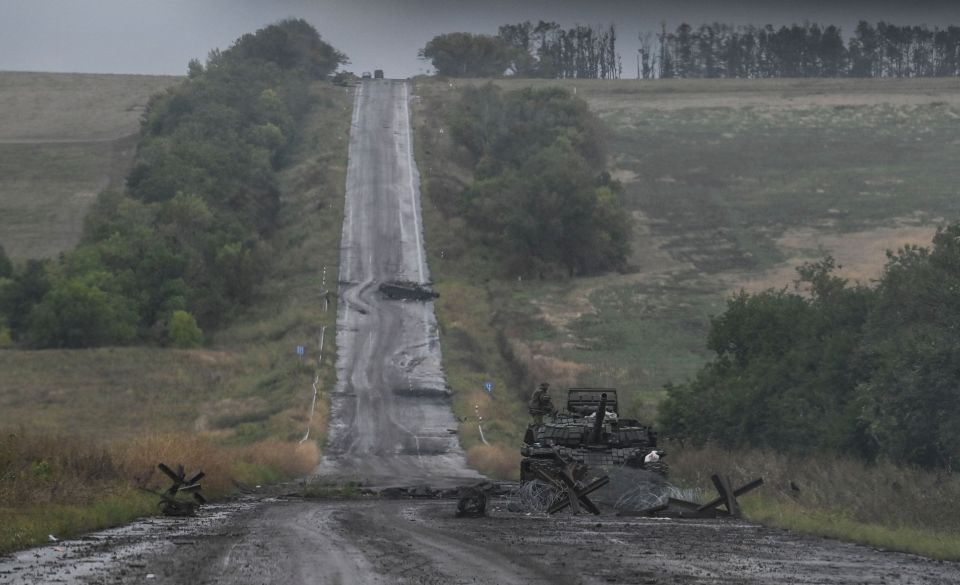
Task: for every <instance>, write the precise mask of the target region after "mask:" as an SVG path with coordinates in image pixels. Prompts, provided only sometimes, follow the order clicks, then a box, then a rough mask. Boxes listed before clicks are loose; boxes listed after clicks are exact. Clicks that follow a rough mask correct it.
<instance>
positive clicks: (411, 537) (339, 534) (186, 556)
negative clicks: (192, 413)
mask: <svg viewBox="0 0 960 585" xmlns="http://www.w3.org/2000/svg"><path fill="white" fill-rule="evenodd" d="M409 91H410V90H409V85H408V84H406V83H401V82H391V81H371V82H366V83H364V84H363V85H362V87H360V88H359V89H358V90H357V96H356V102H355V111H354V119H353V130H352V133H351V141H350V165H349V170H348V179H347V181H348V183H347V204H346V216H345V218H344V233H343V242H342V244H343V249H342V258H341V260H342V267H341V274H340V279H341V282H340V288H339V293H340V303H339V313H338V345H339V355H338V362H337V372H338V383H337V387H336V390H335V393H334V395H333V417H332V426H331V432H330V435H329V443H328V446H327V448H326V457H325V459H324V461H323V462H322V464H321V466H320V467H319V469H318V470H317V476H318V477H317V478H314V479H315V480H317V481H327V482H342V481H344V480H357V481H362V482H363V483H364V484H366V485H373V486H380V487H384V486H401V485H405V486H410V485H418V484H429V485H431V486H434V487H440V486H445V485H457V484H469V483H473V482H476V481H478V480H479V479H481V478H480V476H479V475H478V474H477V473H476V472H474V471H472V470H470V469H468V468H467V467H466V464H465V461H464V456H463V452H462V451H461V449H460V447H459V445H458V442H457V439H456V435H454V434H452V433H450V432H449V430H450V429H454V428H455V427H456V422H455V420H454V418H453V415H452V412H451V410H450V402H449V397H448V396H447V393H446V386H445V381H444V377H443V372H442V371H441V368H440V357H441V355H440V346H439V343H438V338H437V324H436V317H435V316H434V312H433V306H432V303H423V302H413V301H392V300H387V299H385V298H383V297H382V296H381V294H380V293H379V292H378V286H379V284H380V283H381V282H387V281H391V280H405V281H415V282H420V283H425V282H429V279H430V275H429V271H428V268H427V266H426V262H425V259H424V255H423V242H422V239H423V236H422V230H421V224H420V216H419V187H418V177H417V173H416V168H415V166H414V165H413V158H412V145H411V137H410V125H409V109H408V103H409V99H410V94H409ZM279 489H280V490H286V491H289V492H297V491H299V490H300V489H301V488H300V487H298V486H289V487H281V488H279ZM283 493H284V492H283V491H275V492H274V497H266V496H255V495H247V496H244V497H243V498H242V499H240V500H237V501H235V502H229V503H220V504H216V505H211V506H207V507H205V508H204V509H203V510H201V513H200V515H199V517H198V518H189V519H174V518H151V519H147V520H144V521H141V522H137V523H135V524H133V525H130V526H126V527H122V528H118V529H114V530H110V531H104V532H100V533H97V534H93V535H89V536H87V537H85V538H83V539H78V540H73V541H64V542H57V543H52V544H51V545H50V546H47V547H43V548H40V549H34V550H28V551H22V552H20V553H17V554H15V555H11V556H9V557H6V558H3V559H0V584H4V585H6V584H11V585H14V584H15V585H21V584H22V585H27V584H35V583H105V584H117V585H132V584H141V583H165V584H166V583H169V584H173V583H190V584H237V585H246V584H250V585H253V584H257V585H263V584H266V585H313V584H325V583H334V584H352V583H427V584H429V583H437V584H443V585H450V584H458V583H479V584H506V585H510V584H521V583H532V584H536V583H543V584H547V583H551V584H552V583H557V584H580V583H583V584H593V583H624V584H627V583H629V584H638V583H678V584H689V583H769V584H781V583H799V584H811V585H812V584H820V583H908V584H913V583H916V584H921V583H923V584H927V583H929V584H941V583H943V584H946V583H958V582H960V565H958V564H956V563H939V562H934V561H929V560H926V559H922V558H919V557H915V556H910V555H904V554H898V553H886V552H880V551H876V550H874V549H871V548H869V547H863V546H857V545H850V544H843V543H838V542H834V541H829V540H824V539H818V538H812V537H804V536H798V535H795V534H791V533H788V532H785V531H781V530H776V529H770V528H764V527H759V526H754V525H750V524H747V523H744V522H738V521H723V520H710V521H705V520H704V521H693V520H686V521H677V520H655V519H639V518H620V517H617V516H615V515H612V514H610V513H608V514H605V515H601V516H599V517H594V516H572V515H570V514H569V513H562V514H559V515H557V516H555V517H548V516H545V515H543V514H539V513H525V512H523V511H522V510H521V511H517V508H516V503H513V504H511V503H510V500H509V499H503V498H501V499H497V500H494V501H492V502H491V504H490V506H489V507H488V512H489V515H488V517H486V518H479V519H457V518H455V517H454V510H455V507H456V502H455V501H454V500H409V499H408V500H380V499H371V498H362V497H358V498H355V499H340V500H305V499H302V498H300V497H297V496H294V495H287V496H282V495H281V494H283Z"/></svg>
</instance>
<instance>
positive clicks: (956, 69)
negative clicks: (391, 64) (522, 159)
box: [420, 21, 960, 79]
mask: <svg viewBox="0 0 960 585" xmlns="http://www.w3.org/2000/svg"><path fill="white" fill-rule="evenodd" d="M639 40H640V48H639V52H638V55H637V58H638V59H637V60H638V63H637V76H638V77H642V78H644V79H653V78H664V79H669V78H731V79H765V78H781V77H873V78H885V77H897V78H899V77H955V76H958V75H960V27H958V26H952V25H951V26H946V27H940V26H934V27H930V26H927V25H919V26H917V25H912V26H911V25H908V26H898V25H895V24H890V23H887V22H883V21H881V22H878V23H876V24H871V23H869V22H866V21H861V22H860V23H859V24H858V25H857V27H856V29H855V30H854V32H853V35H852V36H850V37H849V38H846V37H845V36H844V34H843V31H842V30H841V29H840V28H839V27H837V26H833V25H827V26H822V25H820V24H817V23H804V24H792V25H790V26H780V27H774V26H773V25H770V24H768V25H765V26H755V25H730V24H724V23H712V24H703V25H700V26H699V27H694V26H691V25H690V24H687V23H683V24H681V25H679V26H678V27H677V28H676V29H675V30H672V31H668V30H667V27H666V24H662V25H661V28H660V31H659V32H658V33H656V34H654V33H644V34H641V35H640V37H639ZM420 57H421V58H423V59H426V60H429V61H430V62H431V64H432V65H433V67H434V69H436V71H437V74H438V75H442V76H448V77H501V76H504V75H510V76H515V77H524V78H533V77H539V78H548V79H618V78H620V77H621V75H622V73H623V66H622V61H621V57H620V54H619V53H618V52H617V31H616V28H615V27H614V26H613V25H610V26H608V27H601V26H583V25H577V26H574V27H572V28H569V29H566V28H563V27H562V26H560V25H559V24H557V23H555V22H548V21H539V22H537V23H536V24H534V23H533V22H531V21H525V22H520V23H517V24H507V25H503V26H501V27H500V29H499V31H498V34H496V35H482V34H471V33H449V34H442V35H438V36H436V37H434V38H433V39H431V40H430V41H429V42H428V43H427V44H426V46H425V47H424V48H423V49H421V51H420Z"/></svg>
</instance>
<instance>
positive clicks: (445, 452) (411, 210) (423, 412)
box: [317, 81, 480, 485]
mask: <svg viewBox="0 0 960 585" xmlns="http://www.w3.org/2000/svg"><path fill="white" fill-rule="evenodd" d="M409 91H410V90H409V85H408V84H407V83H405V82H394V81H372V82H365V83H364V84H363V85H362V86H360V88H359V89H358V91H357V95H356V103H355V107H354V114H353V124H352V130H351V134H350V150H349V156H350V162H349V166H348V170H347V195H346V197H347V199H346V206H345V214H344V223H343V240H342V247H341V257H340V290H339V295H340V302H339V308H338V314H337V351H338V355H337V386H336V389H335V391H334V393H333V404H332V417H331V428H330V433H329V439H328V442H327V447H326V450H325V459H324V461H323V463H322V465H321V466H320V469H319V470H318V471H317V473H318V475H322V476H324V477H327V478H331V479H348V480H359V481H363V482H364V483H366V484H368V485H411V484H416V483H426V482H429V483H431V484H433V485H437V484H440V483H447V484H449V483H463V482H464V481H468V482H469V481H471V480H473V481H476V480H479V479H480V476H479V475H478V474H477V473H476V472H473V471H471V470H469V469H467V466H466V462H465V461H464V457H463V452H462V450H461V449H460V446H459V442H458V441H457V437H456V435H455V434H453V433H452V431H455V430H456V428H457V422H456V420H455V419H454V417H453V413H452V411H451V409H450V399H449V396H448V390H447V387H446V381H445V379H444V377H443V371H442V370H441V366H440V343H439V339H438V336H437V319H436V316H435V314H434V311H433V303H432V302H417V301H397V300H388V299H386V298H385V297H384V296H383V295H382V294H381V293H380V292H379V289H378V287H379V285H380V284H381V283H383V282H390V281H396V280H402V281H412V282H417V283H429V281H430V271H429V268H428V267H427V263H426V256H425V253H424V248H423V230H422V225H421V221H420V178H419V175H418V173H417V170H416V165H415V164H414V161H413V143H412V140H411V136H410V122H409V116H410V114H409V99H410V94H409Z"/></svg>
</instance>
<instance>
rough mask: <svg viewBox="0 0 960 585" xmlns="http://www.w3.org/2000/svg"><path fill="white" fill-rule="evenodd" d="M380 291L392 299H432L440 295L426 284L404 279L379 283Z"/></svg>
mask: <svg viewBox="0 0 960 585" xmlns="http://www.w3.org/2000/svg"><path fill="white" fill-rule="evenodd" d="M380 292H381V293H383V295H384V296H385V297H387V298H388V299H392V300H407V301H432V300H433V299H436V298H439V297H440V293H438V292H434V290H433V289H431V288H430V287H429V286H428V285H425V284H420V283H418V282H409V281H404V280H395V281H393V282H384V283H382V284H381V285H380Z"/></svg>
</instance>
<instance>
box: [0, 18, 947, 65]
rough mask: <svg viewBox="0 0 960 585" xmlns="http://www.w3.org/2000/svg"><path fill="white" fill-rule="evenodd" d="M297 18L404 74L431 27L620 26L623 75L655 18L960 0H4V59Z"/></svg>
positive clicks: (365, 61)
mask: <svg viewBox="0 0 960 585" xmlns="http://www.w3.org/2000/svg"><path fill="white" fill-rule="evenodd" d="M291 16H294V17H301V18H305V19H306V20H308V21H309V22H310V23H312V24H313V25H314V26H315V27H316V28H317V30H318V31H320V34H321V35H322V36H323V38H324V39H325V40H327V41H328V42H330V43H331V44H333V45H334V46H335V47H336V48H338V49H339V50H340V51H342V52H344V53H346V54H347V56H348V57H350V59H351V62H352V63H351V65H349V66H348V68H349V69H351V70H353V71H357V72H360V71H368V70H372V69H378V68H379V69H384V70H386V72H387V76H388V77H407V76H410V75H415V74H417V73H421V72H423V71H424V70H425V69H426V68H427V65H426V64H425V63H423V62H421V61H420V60H419V59H417V50H418V49H420V48H421V47H423V45H424V44H425V43H426V42H427V41H428V40H429V39H430V38H432V37H433V36H434V35H436V34H439V33H443V32H453V31H470V32H482V33H495V32H496V30H497V26H498V25H500V24H505V23H514V22H519V21H522V20H533V21H536V20H541V19H542V20H553V21H556V22H559V23H560V24H562V25H564V26H572V25H574V24H578V23H580V24H604V25H606V24H609V23H614V24H616V26H617V31H618V34H619V37H620V39H619V43H618V50H619V52H620V53H621V55H622V56H623V64H624V76H625V77H626V76H629V75H630V74H631V73H632V72H633V71H635V54H636V49H637V42H636V37H637V34H638V32H639V31H641V30H652V29H655V28H657V27H658V25H659V22H660V21H662V20H663V21H666V22H667V24H668V26H671V27H675V26H676V25H677V24H679V23H680V22H684V21H686V22H689V23H691V24H701V23H704V22H714V21H720V22H730V23H753V24H768V23H771V24H789V23H791V22H802V21H804V20H810V21H816V22H820V23H822V24H837V25H841V26H842V27H843V28H844V29H845V30H847V31H849V30H852V28H853V27H854V26H855V25H856V22H857V21H858V20H860V19H866V20H871V21H876V20H887V21H889V22H894V23H897V24H922V23H927V24H931V25H944V24H960V0H913V1H902V0H832V1H830V0H807V1H788V0H487V1H479V0H473V1H468V0H0V70H19V71H81V72H103V73H156V74H178V75H179V74H183V73H185V71H186V65H187V62H188V61H189V60H190V59H191V58H194V57H197V58H200V59H204V58H205V57H206V55H207V53H208V52H209V51H210V50H211V49H213V48H216V47H219V48H226V47H228V46H229V45H230V43H231V42H233V41H234V40H235V39H236V38H237V37H238V36H240V35H241V34H243V33H245V32H251V31H254V30H256V29H257V28H260V27H262V26H264V25H265V24H269V23H271V22H275V21H277V20H279V19H282V18H286V17H291Z"/></svg>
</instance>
